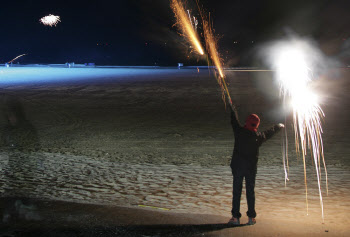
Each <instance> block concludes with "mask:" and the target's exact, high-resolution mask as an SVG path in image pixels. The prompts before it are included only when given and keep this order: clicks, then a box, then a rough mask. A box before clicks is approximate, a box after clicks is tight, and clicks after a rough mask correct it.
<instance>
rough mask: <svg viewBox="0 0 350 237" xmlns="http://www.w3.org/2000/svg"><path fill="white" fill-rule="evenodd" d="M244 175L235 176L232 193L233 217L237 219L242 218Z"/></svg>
mask: <svg viewBox="0 0 350 237" xmlns="http://www.w3.org/2000/svg"><path fill="white" fill-rule="evenodd" d="M243 177H244V176H242V175H233V192H232V210H231V213H232V216H233V217H235V218H241V216H242V215H241V213H240V205H241V195H242V184H243Z"/></svg>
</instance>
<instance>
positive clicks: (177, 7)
mask: <svg viewBox="0 0 350 237" xmlns="http://www.w3.org/2000/svg"><path fill="white" fill-rule="evenodd" d="M171 8H172V9H173V11H174V14H175V17H176V21H177V25H179V27H180V28H181V31H182V34H183V35H184V36H185V37H186V38H187V39H188V40H189V42H190V43H191V44H192V45H193V46H194V47H195V48H196V50H197V51H198V53H199V54H200V55H203V54H204V51H203V48H202V46H201V43H200V41H199V38H198V35H197V33H196V31H195V29H194V28H193V26H192V24H191V21H190V18H189V17H188V15H187V13H186V11H185V9H184V7H183V5H182V3H181V1H180V0H171Z"/></svg>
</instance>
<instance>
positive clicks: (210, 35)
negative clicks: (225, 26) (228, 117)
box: [202, 15, 232, 106]
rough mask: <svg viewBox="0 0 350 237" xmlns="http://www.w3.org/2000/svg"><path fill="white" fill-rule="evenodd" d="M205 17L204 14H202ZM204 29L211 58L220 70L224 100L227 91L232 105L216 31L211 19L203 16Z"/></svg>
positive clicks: (219, 81) (220, 83)
mask: <svg viewBox="0 0 350 237" xmlns="http://www.w3.org/2000/svg"><path fill="white" fill-rule="evenodd" d="M202 18H203V15H202ZM203 30H204V38H205V43H206V48H207V50H208V52H209V55H210V58H211V60H212V62H213V64H214V65H215V67H216V69H217V70H218V74H219V76H218V78H217V80H218V83H219V85H220V87H221V90H222V97H223V100H224V101H225V92H226V96H227V97H228V100H229V103H230V105H231V106H232V100H231V96H230V93H229V91H228V88H227V84H226V81H225V75H224V72H223V69H222V60H221V58H220V55H219V53H218V50H217V39H216V37H215V36H214V32H213V29H212V27H211V25H210V23H209V20H206V19H204V18H203Z"/></svg>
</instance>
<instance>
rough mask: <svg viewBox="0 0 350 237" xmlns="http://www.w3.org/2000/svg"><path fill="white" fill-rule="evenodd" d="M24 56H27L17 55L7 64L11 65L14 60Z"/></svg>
mask: <svg viewBox="0 0 350 237" xmlns="http://www.w3.org/2000/svg"><path fill="white" fill-rule="evenodd" d="M25 55H27V54H21V55H18V56H17V57H15V58H14V59H12V60H11V61H8V63H12V62H14V61H15V60H17V59H19V58H20V57H23V56H25Z"/></svg>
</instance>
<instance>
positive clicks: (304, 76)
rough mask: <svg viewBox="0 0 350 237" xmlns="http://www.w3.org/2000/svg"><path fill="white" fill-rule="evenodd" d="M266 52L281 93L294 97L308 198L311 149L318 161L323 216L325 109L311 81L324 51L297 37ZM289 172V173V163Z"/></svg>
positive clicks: (298, 144)
mask: <svg viewBox="0 0 350 237" xmlns="http://www.w3.org/2000/svg"><path fill="white" fill-rule="evenodd" d="M266 56H267V59H268V61H269V63H270V66H271V67H272V69H274V71H275V77H276V80H277V81H278V83H279V85H280V92H281V96H283V97H284V98H286V97H289V98H290V100H291V105H292V108H293V120H294V121H293V122H294V131H295V141H296V148H297V150H299V149H300V150H301V152H302V155H303V161H304V176H305V187H306V199H307V183H306V167H305V164H306V162H305V157H306V153H307V150H308V149H309V150H310V153H311V157H312V159H313V161H314V164H315V169H316V174H317V181H318V188H319V196H320V203H321V209H322V218H324V215H323V201H322V193H321V180H320V162H321V160H322V161H323V164H324V167H325V162H324V155H323V141H322V132H323V131H322V126H321V121H322V118H323V117H324V113H323V111H322V109H321V107H320V106H319V104H318V98H317V95H316V94H315V93H314V92H313V91H312V90H311V89H310V82H311V81H312V80H313V79H314V75H313V72H314V71H316V69H317V66H318V65H320V62H322V53H321V52H320V51H319V50H318V49H317V47H314V46H313V45H312V44H310V42H308V41H306V40H303V39H298V38H293V39H292V40H285V41H280V42H275V43H274V44H271V45H270V46H269V47H268V49H267V52H266ZM285 153H286V152H285ZM284 159H285V158H284ZM284 163H285V162H284ZM287 163H288V162H287ZM325 168H326V167H325ZM285 173H286V174H287V172H286V167H285ZM326 179H327V171H326ZM286 180H287V176H286Z"/></svg>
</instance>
